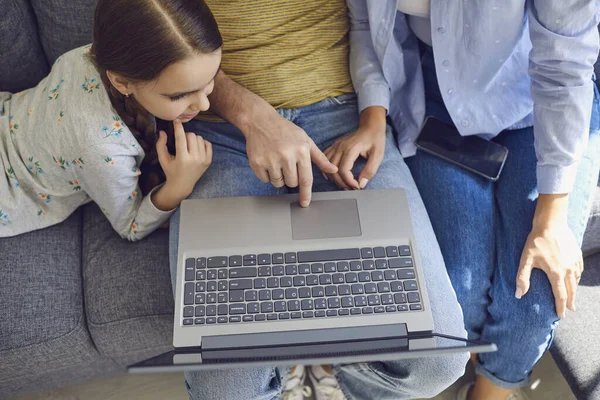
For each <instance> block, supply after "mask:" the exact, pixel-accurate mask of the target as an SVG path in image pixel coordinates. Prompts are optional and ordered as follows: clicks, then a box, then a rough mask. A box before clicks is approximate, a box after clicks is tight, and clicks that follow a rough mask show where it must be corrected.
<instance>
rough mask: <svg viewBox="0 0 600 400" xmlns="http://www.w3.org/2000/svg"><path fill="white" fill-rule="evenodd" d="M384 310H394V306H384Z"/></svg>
mask: <svg viewBox="0 0 600 400" xmlns="http://www.w3.org/2000/svg"><path fill="white" fill-rule="evenodd" d="M385 311H386V312H396V306H386V307H385Z"/></svg>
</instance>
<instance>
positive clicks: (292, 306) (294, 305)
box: [287, 300, 300, 311]
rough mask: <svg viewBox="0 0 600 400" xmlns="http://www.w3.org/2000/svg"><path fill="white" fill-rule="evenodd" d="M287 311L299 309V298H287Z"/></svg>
mask: <svg viewBox="0 0 600 400" xmlns="http://www.w3.org/2000/svg"><path fill="white" fill-rule="evenodd" d="M287 308H288V311H300V300H288V302H287Z"/></svg>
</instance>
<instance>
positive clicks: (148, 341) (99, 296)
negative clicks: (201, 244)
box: [83, 204, 173, 365]
mask: <svg viewBox="0 0 600 400" xmlns="http://www.w3.org/2000/svg"><path fill="white" fill-rule="evenodd" d="M83 221H84V222H83V287H84V291H85V304H86V312H87V317H88V326H89V330H90V333H91V335H92V338H93V340H94V343H95V344H96V346H97V348H98V350H99V351H100V352H101V353H103V354H105V355H107V356H109V357H112V358H113V359H115V360H117V361H118V362H119V363H120V364H121V365H124V363H126V362H128V361H129V362H130V361H131V360H132V359H133V360H136V361H137V360H139V357H140V354H139V353H140V352H141V353H143V354H150V355H157V354H159V353H160V352H165V351H167V350H168V349H169V347H172V343H173V336H172V335H173V292H172V289H171V281H170V275H169V274H170V272H169V260H168V231H167V230H166V229H159V230H158V231H157V232H154V233H153V234H151V235H150V236H149V237H147V238H146V239H144V240H141V241H139V242H135V243H131V242H128V241H125V240H123V239H121V238H120V237H119V236H118V235H117V234H116V233H115V231H114V230H113V229H112V227H111V226H110V224H109V223H108V220H107V219H106V217H105V216H104V215H103V214H102V212H101V211H100V209H99V208H98V207H97V206H96V205H95V204H91V205H88V206H86V207H85V208H84V219H83Z"/></svg>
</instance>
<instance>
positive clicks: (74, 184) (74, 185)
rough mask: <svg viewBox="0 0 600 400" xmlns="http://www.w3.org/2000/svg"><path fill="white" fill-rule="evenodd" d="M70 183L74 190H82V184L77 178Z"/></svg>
mask: <svg viewBox="0 0 600 400" xmlns="http://www.w3.org/2000/svg"><path fill="white" fill-rule="evenodd" d="M69 184H70V185H71V186H73V191H75V192H79V191H80V190H81V185H80V184H79V181H78V180H77V179H75V180H74V181H69Z"/></svg>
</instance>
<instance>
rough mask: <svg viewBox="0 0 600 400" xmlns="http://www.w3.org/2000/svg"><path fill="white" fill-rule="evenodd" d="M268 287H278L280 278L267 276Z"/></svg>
mask: <svg viewBox="0 0 600 400" xmlns="http://www.w3.org/2000/svg"><path fill="white" fill-rule="evenodd" d="M267 287H268V288H278V287H279V278H277V277H272V278H267Z"/></svg>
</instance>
